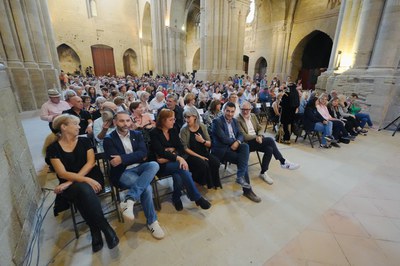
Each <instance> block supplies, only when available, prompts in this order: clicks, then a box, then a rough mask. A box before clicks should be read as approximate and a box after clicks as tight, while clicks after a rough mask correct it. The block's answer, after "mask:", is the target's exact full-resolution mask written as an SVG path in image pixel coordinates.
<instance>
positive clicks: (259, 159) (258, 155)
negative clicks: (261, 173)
mask: <svg viewBox="0 0 400 266" xmlns="http://www.w3.org/2000/svg"><path fill="white" fill-rule="evenodd" d="M256 154H257V158H258V163H259V164H260V166H261V157H260V154H259V153H258V151H256Z"/></svg>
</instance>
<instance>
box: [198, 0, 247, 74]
mask: <svg viewBox="0 0 400 266" xmlns="http://www.w3.org/2000/svg"><path fill="white" fill-rule="evenodd" d="M248 8H249V1H247V0H215V1H214V0H202V1H201V4H200V9H201V16H200V21H201V46H200V55H201V56H200V57H201V58H200V70H199V71H198V72H197V74H196V78H198V79H201V80H226V78H227V77H228V76H230V75H234V74H242V73H243V69H242V60H243V47H244V31H245V20H246V15H247V11H248Z"/></svg>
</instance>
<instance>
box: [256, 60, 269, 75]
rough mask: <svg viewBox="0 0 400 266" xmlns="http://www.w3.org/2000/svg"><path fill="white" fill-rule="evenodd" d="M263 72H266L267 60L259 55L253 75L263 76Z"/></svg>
mask: <svg viewBox="0 0 400 266" xmlns="http://www.w3.org/2000/svg"><path fill="white" fill-rule="evenodd" d="M265 73H267V60H266V59H265V58H264V57H260V58H258V60H257V62H256V65H255V67H254V76H255V75H257V74H259V77H264V75H265Z"/></svg>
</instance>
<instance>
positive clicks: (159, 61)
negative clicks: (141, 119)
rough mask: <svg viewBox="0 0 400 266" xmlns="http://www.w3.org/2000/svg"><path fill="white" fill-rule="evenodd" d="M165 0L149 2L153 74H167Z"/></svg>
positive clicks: (167, 47) (167, 46)
mask: <svg viewBox="0 0 400 266" xmlns="http://www.w3.org/2000/svg"><path fill="white" fill-rule="evenodd" d="M166 4H167V3H166V1H160V2H159V1H153V2H152V4H151V18H152V20H151V24H152V40H153V53H154V57H153V60H154V67H155V69H154V71H155V74H169V68H168V59H169V58H168V52H167V51H168V50H169V44H168V41H167V30H166V25H165V21H166V19H167V18H166V12H165V10H166V9H167V8H166V6H165V5H166Z"/></svg>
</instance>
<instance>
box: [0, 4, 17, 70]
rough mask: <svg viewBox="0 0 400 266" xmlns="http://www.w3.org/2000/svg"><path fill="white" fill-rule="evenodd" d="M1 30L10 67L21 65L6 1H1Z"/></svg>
mask: <svg viewBox="0 0 400 266" xmlns="http://www.w3.org/2000/svg"><path fill="white" fill-rule="evenodd" d="M0 14H3V15H1V16H0V32H1V40H2V44H3V47H4V50H5V52H6V58H5V60H6V61H7V65H8V66H9V67H21V66H22V63H21V60H20V58H19V56H18V53H17V50H16V49H15V47H16V45H15V42H14V36H13V33H12V30H11V23H10V21H9V19H8V16H7V14H8V12H7V10H6V7H5V5H4V1H0Z"/></svg>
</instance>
